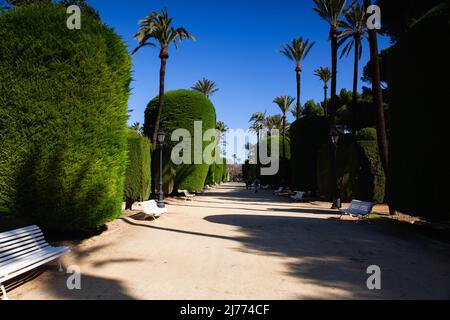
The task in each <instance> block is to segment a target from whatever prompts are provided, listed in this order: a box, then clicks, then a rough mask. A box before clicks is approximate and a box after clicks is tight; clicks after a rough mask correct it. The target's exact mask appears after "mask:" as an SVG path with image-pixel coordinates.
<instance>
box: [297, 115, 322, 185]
mask: <svg viewBox="0 0 450 320" xmlns="http://www.w3.org/2000/svg"><path fill="white" fill-rule="evenodd" d="M329 132H330V119H329V118H328V117H320V116H311V117H303V118H300V119H299V120H297V121H295V122H294V123H293V124H292V125H291V130H290V135H291V166H290V167H291V169H290V172H291V187H292V188H293V189H295V190H302V191H311V192H316V191H317V189H318V187H317V155H318V152H319V149H320V148H321V147H322V145H324V144H327V143H328V142H329V140H330V138H329Z"/></svg>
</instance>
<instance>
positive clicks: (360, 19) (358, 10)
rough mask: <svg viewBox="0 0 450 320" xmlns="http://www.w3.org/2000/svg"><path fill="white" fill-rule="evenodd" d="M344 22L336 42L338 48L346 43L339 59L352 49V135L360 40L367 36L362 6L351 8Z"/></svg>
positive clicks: (354, 130) (360, 51) (354, 118)
mask: <svg viewBox="0 0 450 320" xmlns="http://www.w3.org/2000/svg"><path fill="white" fill-rule="evenodd" d="M344 16H345V19H346V21H342V22H341V24H342V26H343V27H344V30H343V31H342V34H341V35H342V38H341V39H340V40H339V42H338V46H339V47H340V46H341V45H343V44H344V43H347V44H346V45H345V47H344V49H343V50H342V54H341V59H342V57H343V56H344V55H347V56H348V55H349V54H350V52H351V50H352V48H353V47H354V48H355V49H354V62H353V64H354V66H353V96H352V108H351V111H352V126H351V127H352V133H353V134H354V135H355V134H356V119H357V117H356V112H357V110H356V101H357V98H358V93H357V91H358V71H359V70H358V69H359V60H360V59H361V56H362V43H361V42H362V39H363V37H365V36H366V35H367V24H366V12H365V9H364V6H362V5H360V4H356V5H354V6H352V7H351V8H350V9H349V10H348V11H347V12H346V13H345V14H344Z"/></svg>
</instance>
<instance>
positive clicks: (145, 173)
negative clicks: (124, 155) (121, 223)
mask: <svg viewBox="0 0 450 320" xmlns="http://www.w3.org/2000/svg"><path fill="white" fill-rule="evenodd" d="M150 158H151V144H150V140H149V139H148V138H147V137H143V136H141V135H140V134H139V133H138V132H137V131H136V130H131V129H129V130H128V165H127V170H126V175H125V188H124V193H125V200H126V209H130V210H131V209H132V205H133V203H134V202H135V201H145V200H147V199H148V198H149V196H150V191H151V185H150V183H151V181H150V177H151V173H150V165H151V159H150Z"/></svg>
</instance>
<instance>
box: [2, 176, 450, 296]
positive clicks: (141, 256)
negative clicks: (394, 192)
mask: <svg viewBox="0 0 450 320" xmlns="http://www.w3.org/2000/svg"><path fill="white" fill-rule="evenodd" d="M168 209H169V212H168V214H166V215H165V216H163V217H161V218H160V219H159V220H158V221H142V220H139V219H135V218H133V217H124V218H122V219H118V220H116V221H113V222H111V223H109V224H108V230H107V231H105V232H104V233H102V234H101V235H99V236H95V237H93V238H90V239H88V240H85V241H82V242H81V243H80V244H78V245H76V246H74V247H73V250H72V252H71V253H70V254H68V255H66V256H65V259H64V262H65V264H66V265H77V266H79V267H80V268H81V272H82V278H81V285H82V287H81V290H68V289H67V286H66V280H67V277H68V275H66V274H60V273H58V272H57V271H55V270H54V266H47V267H45V268H41V269H40V270H37V271H36V272H34V273H32V274H30V275H28V277H27V278H26V279H23V280H16V281H14V282H12V283H9V284H8V287H9V288H10V289H11V292H10V294H9V297H10V298H11V299H366V298H368V299H381V298H387V299H403V298H407V299H419V298H438V299H449V298H450V277H449V271H450V250H449V245H448V244H445V243H441V242H438V241H433V240H430V239H428V238H423V237H420V236H416V235H411V234H409V233H404V232H401V231H399V230H397V229H396V228H389V227H386V226H385V225H381V224H379V223H377V222H374V223H372V224H366V223H359V224H356V223H355V222H354V221H352V220H349V219H348V218H347V219H344V220H343V221H339V220H338V215H336V212H334V211H331V210H327V209H326V208H324V206H323V205H322V204H320V203H305V204H301V203H297V204H294V203H291V202H290V201H289V199H288V198H283V197H276V196H273V195H272V194H270V193H269V192H261V193H258V194H255V193H253V192H252V191H247V190H245V188H243V187H242V185H237V184H225V185H223V186H221V187H220V188H217V189H214V190H212V191H210V192H208V193H207V194H206V195H204V196H200V197H197V199H196V200H195V201H192V202H186V201H184V200H181V199H171V200H169V205H168ZM369 265H378V266H380V268H381V272H382V275H381V276H382V277H381V280H382V283H381V284H382V289H381V290H376V291H370V290H368V289H367V287H366V279H367V277H368V275H367V274H366V269H367V267H368V266H369Z"/></svg>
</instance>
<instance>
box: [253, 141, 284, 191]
mask: <svg viewBox="0 0 450 320" xmlns="http://www.w3.org/2000/svg"><path fill="white" fill-rule="evenodd" d="M272 139H277V140H278V159H279V161H280V167H279V170H278V173H277V174H275V175H273V176H261V177H260V179H261V183H262V184H270V185H281V184H282V181H283V177H286V178H287V177H288V172H289V168H288V163H289V160H290V159H291V143H290V137H289V135H288V134H287V135H286V139H285V146H286V159H284V160H283V137H282V136H281V135H280V136H269V137H267V138H265V139H262V140H261V142H260V143H267V153H268V156H269V157H271V156H272ZM261 166H262V167H269V166H270V165H261ZM283 175H284V176H283Z"/></svg>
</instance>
